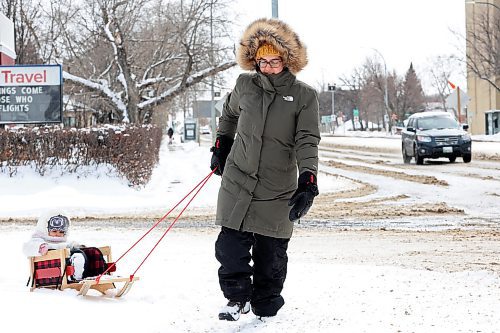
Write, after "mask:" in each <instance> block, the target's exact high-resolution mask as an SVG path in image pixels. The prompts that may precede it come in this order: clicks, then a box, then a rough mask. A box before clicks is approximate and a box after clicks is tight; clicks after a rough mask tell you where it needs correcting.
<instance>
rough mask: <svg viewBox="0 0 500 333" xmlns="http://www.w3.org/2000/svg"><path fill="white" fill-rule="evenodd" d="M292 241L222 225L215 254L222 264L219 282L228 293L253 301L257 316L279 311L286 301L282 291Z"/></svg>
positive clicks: (234, 297) (235, 298) (232, 297)
mask: <svg viewBox="0 0 500 333" xmlns="http://www.w3.org/2000/svg"><path fill="white" fill-rule="evenodd" d="M289 241H290V239H285V238H274V237H267V236H262V235H258V234H255V233H251V232H245V231H238V230H234V229H230V228H226V227H222V229H221V231H220V233H219V237H218V238H217V241H216V243H215V257H216V258H217V260H218V261H219V262H220V264H221V267H220V268H219V284H220V287H221V289H222V292H223V294H224V297H226V298H227V299H228V300H230V301H236V302H246V301H250V304H251V306H252V311H253V313H254V314H255V315H257V316H264V317H269V316H274V315H276V313H277V312H278V310H279V309H280V308H281V307H282V306H283V305H284V304H285V301H284V299H283V297H282V296H281V291H282V290H283V284H284V282H285V278H286V271H287V263H288V257H287V254H286V251H287V248H288V242H289ZM250 250H251V251H252V252H251V253H250ZM250 260H253V267H252V266H251V265H250ZM252 278H253V279H252Z"/></svg>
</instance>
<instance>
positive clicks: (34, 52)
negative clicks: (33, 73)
mask: <svg viewBox="0 0 500 333" xmlns="http://www.w3.org/2000/svg"><path fill="white" fill-rule="evenodd" d="M41 8H42V7H41V5H40V1H39V0H32V1H30V0H1V1H0V10H1V11H2V12H3V13H4V14H5V15H6V16H7V17H8V18H10V19H11V20H12V22H14V40H15V44H16V45H15V48H16V50H15V51H16V56H17V58H16V63H17V64H40V63H43V59H42V57H41V56H40V53H39V52H38V43H37V31H38V30H40V23H41V16H42V10H41Z"/></svg>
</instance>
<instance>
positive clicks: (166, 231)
mask: <svg viewBox="0 0 500 333" xmlns="http://www.w3.org/2000/svg"><path fill="white" fill-rule="evenodd" d="M214 171H215V169H214V170H213V171H212V172H211V173H210V174H209V175H208V176H207V177H205V179H204V181H203V184H202V185H201V186H200V188H198V190H197V191H196V193H195V194H194V195H193V197H192V198H191V199H190V200H189V201H188V203H187V204H186V205H185V206H184V208H183V209H182V210H181V212H180V213H179V215H177V217H176V218H175V220H174V221H173V222H172V223H171V224H170V226H169V227H168V228H167V230H165V232H164V233H163V235H162V236H161V237H160V239H159V240H158V242H156V244H155V245H154V246H153V248H152V249H151V251H149V253H148V255H147V256H146V257H145V258H144V260H143V261H142V262H141V263H140V264H139V266H138V267H137V269H136V270H135V271H134V273H132V275H131V276H130V278H131V279H132V278H133V276H134V275H135V273H137V271H138V270H139V268H141V266H142V264H144V262H145V261H146V259H148V258H149V256H150V255H151V253H153V251H154V250H155V249H156V247H157V246H158V244H160V242H161V241H162V240H163V238H164V237H165V236H166V235H167V233H168V232H169V231H170V229H172V227H173V226H174V224H175V222H177V220H178V219H179V218H180V217H181V215H182V213H184V211H185V210H186V208H187V207H188V206H189V205H190V204H191V202H192V201H193V200H194V198H195V197H196V196H197V195H198V193H199V192H200V191H201V189H202V188H203V186H205V184H206V183H207V182H208V180H209V179H210V177H211V176H212V175H213V173H214Z"/></svg>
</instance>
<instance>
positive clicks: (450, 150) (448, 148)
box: [443, 147, 453, 153]
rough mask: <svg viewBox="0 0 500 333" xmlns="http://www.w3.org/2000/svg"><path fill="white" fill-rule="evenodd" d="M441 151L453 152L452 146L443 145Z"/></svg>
mask: <svg viewBox="0 0 500 333" xmlns="http://www.w3.org/2000/svg"><path fill="white" fill-rule="evenodd" d="M443 153H453V147H443Z"/></svg>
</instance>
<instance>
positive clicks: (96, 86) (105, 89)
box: [63, 71, 129, 122]
mask: <svg viewBox="0 0 500 333" xmlns="http://www.w3.org/2000/svg"><path fill="white" fill-rule="evenodd" d="M63 79H65V80H69V81H72V82H75V83H77V84H80V85H82V86H85V87H88V88H90V89H93V90H97V91H99V92H100V93H101V94H103V95H104V96H106V97H108V98H109V99H110V100H111V101H112V102H113V104H115V105H116V108H117V109H118V110H120V111H121V112H122V114H123V121H124V122H129V119H128V114H127V107H126V105H125V103H123V101H122V99H121V98H120V95H119V94H118V93H116V92H114V91H112V90H111V89H110V87H109V85H108V84H107V81H106V80H99V82H100V83H97V82H94V81H91V80H88V79H84V78H82V77H78V76H76V75H73V74H70V73H68V72H66V71H63Z"/></svg>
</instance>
